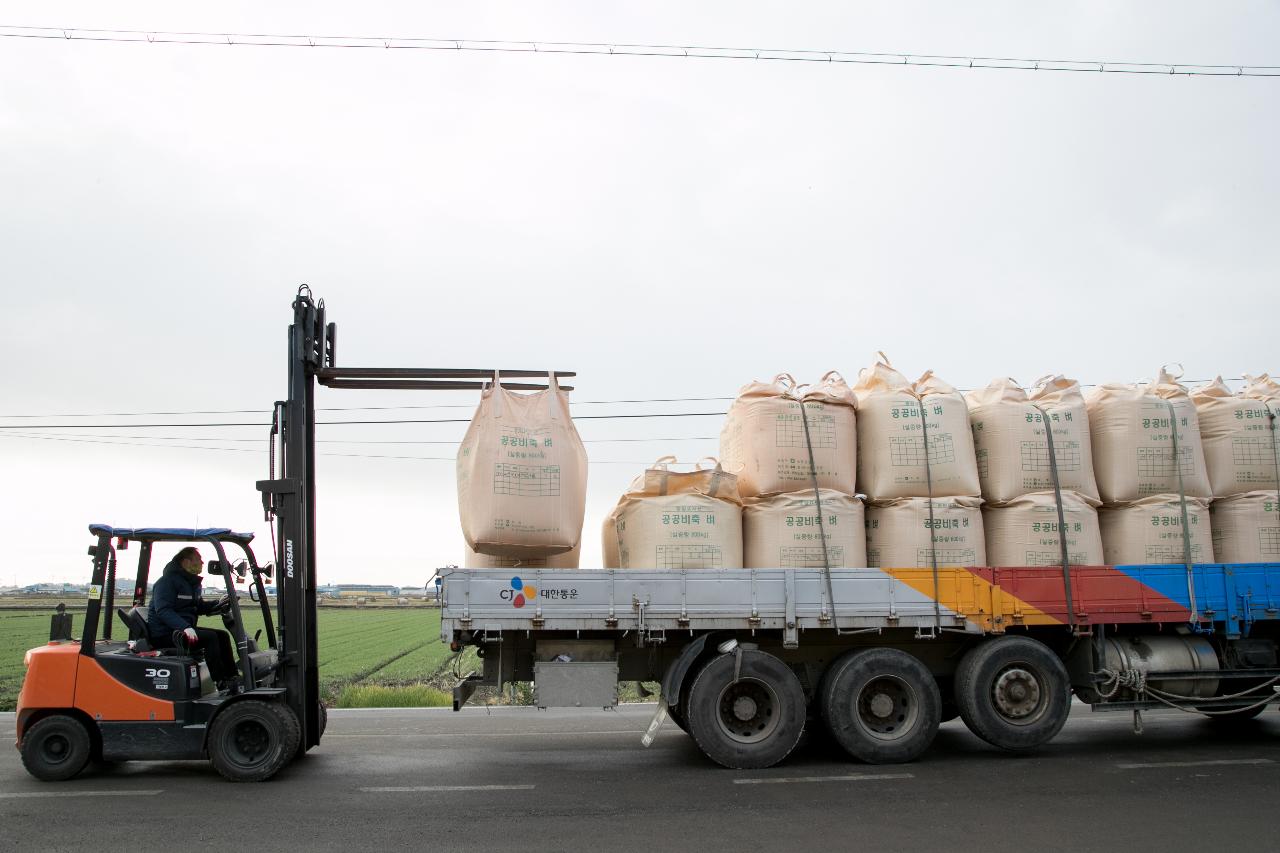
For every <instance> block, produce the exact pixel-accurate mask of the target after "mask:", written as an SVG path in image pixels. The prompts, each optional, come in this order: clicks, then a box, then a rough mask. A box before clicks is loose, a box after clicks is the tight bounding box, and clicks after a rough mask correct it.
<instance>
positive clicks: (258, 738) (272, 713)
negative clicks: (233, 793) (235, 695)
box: [208, 699, 301, 782]
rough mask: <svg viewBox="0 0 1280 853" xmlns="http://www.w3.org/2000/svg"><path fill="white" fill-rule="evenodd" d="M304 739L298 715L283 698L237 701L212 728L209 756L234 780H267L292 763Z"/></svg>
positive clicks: (221, 772)
mask: <svg viewBox="0 0 1280 853" xmlns="http://www.w3.org/2000/svg"><path fill="white" fill-rule="evenodd" d="M299 740H301V733H300V731H299V726H298V719H297V718H296V717H295V716H294V715H293V711H291V710H290V709H289V708H288V707H287V706H286V705H283V704H281V703H280V702H263V701H260V700H257V699H245V700H241V701H239V702H235V703H233V704H232V705H231V706H230V707H229V708H226V709H225V710H223V711H222V712H221V713H219V714H218V716H217V717H215V718H214V721H213V725H212V727H211V728H210V730H209V745H208V750H209V760H210V761H211V762H213V766H214V769H215V770H217V771H218V772H219V773H220V774H222V776H223V777H224V778H226V779H230V780H231V781H232V782H263V781H265V780H267V779H270V778H271V777H272V776H274V775H275V774H276V773H277V772H279V770H280V768H282V767H284V766H285V765H286V764H288V763H289V761H290V759H292V758H293V756H294V753H295V752H297V750H298V742H299Z"/></svg>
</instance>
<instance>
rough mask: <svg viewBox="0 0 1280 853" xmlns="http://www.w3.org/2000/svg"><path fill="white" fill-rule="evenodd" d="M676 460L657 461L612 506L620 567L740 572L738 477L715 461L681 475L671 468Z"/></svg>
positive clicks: (740, 524) (740, 526)
mask: <svg viewBox="0 0 1280 853" xmlns="http://www.w3.org/2000/svg"><path fill="white" fill-rule="evenodd" d="M712 461H713V462H714V461H715V460H712ZM674 462H675V459H674V458H673V457H670V456H667V457H663V458H662V459H659V460H658V461H657V462H656V463H654V466H653V467H652V468H650V469H649V470H647V471H645V472H644V475H643V476H641V477H638V478H637V479H636V480H635V481H634V482H633V483H632V484H631V487H630V488H629V489H628V490H627V492H626V493H625V494H624V495H623V496H622V499H621V500H619V501H618V505H617V507H615V508H614V511H613V513H612V516H613V519H614V523H615V527H616V530H617V540H618V567H619V568H623V569H740V568H742V499H741V498H740V497H739V496H738V478H737V477H735V476H734V475H733V474H730V473H728V472H727V471H725V470H724V469H723V468H722V467H721V466H720V464H719V463H716V465H715V467H713V468H701V467H700V468H699V469H698V470H696V471H688V472H679V471H672V470H670V467H669V466H670V465H671V464H672V463H674Z"/></svg>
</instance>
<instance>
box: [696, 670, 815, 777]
mask: <svg viewBox="0 0 1280 853" xmlns="http://www.w3.org/2000/svg"><path fill="white" fill-rule="evenodd" d="M681 705H682V706H683V710H684V711H685V722H686V723H687V724H688V727H689V734H690V735H692V736H693V739H694V742H696V743H697V744H698V748H699V749H701V750H702V751H703V752H704V753H705V754H706V756H707V757H708V758H710V759H711V760H712V761H714V762H716V763H717V764H721V765H723V766H725V767H731V768H734V769H744V770H745V769H757V768H761V767H772V766H773V765H775V764H777V763H778V762H779V761H781V760H782V759H784V758H786V757H787V756H788V755H789V754H790V753H791V750H793V749H795V746H796V743H798V742H799V740H800V735H801V733H803V732H804V722H805V712H806V708H805V700H804V688H803V687H801V685H800V679H799V678H797V677H796V674H795V673H794V672H792V671H791V668H790V667H788V666H787V665H786V664H785V663H783V662H782V661H780V660H778V659H777V658H776V657H774V656H773V655H771V654H767V653H765V652H761V651H757V650H754V649H740V650H738V651H736V652H731V653H729V654H724V655H721V656H720V657H718V658H714V659H712V660H711V661H709V662H708V663H707V665H706V666H704V667H703V668H702V670H701V671H700V672H699V673H698V677H697V678H696V679H694V682H693V686H692V687H691V688H690V689H689V698H688V700H687V701H686V702H682V703H681Z"/></svg>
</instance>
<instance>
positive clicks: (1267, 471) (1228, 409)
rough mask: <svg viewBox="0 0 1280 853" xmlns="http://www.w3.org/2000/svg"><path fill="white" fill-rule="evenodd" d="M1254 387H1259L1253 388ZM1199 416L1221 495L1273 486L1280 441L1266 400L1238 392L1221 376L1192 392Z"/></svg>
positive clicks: (1215, 490)
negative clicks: (1273, 427) (1277, 438)
mask: <svg viewBox="0 0 1280 853" xmlns="http://www.w3.org/2000/svg"><path fill="white" fill-rule="evenodd" d="M1253 390H1256V388H1255V389H1253ZM1191 401H1192V402H1193V403H1195V406H1196V416H1197V417H1198V418H1199V419H1200V439H1201V441H1202V442H1203V443H1204V462H1205V467H1206V468H1207V469H1208V472H1209V487H1210V488H1211V489H1212V490H1213V494H1214V495H1215V496H1217V497H1225V496H1227V495H1239V494H1243V493H1245V492H1251V491H1255V490H1257V489H1274V488H1275V487H1276V475H1277V470H1280V443H1278V442H1277V440H1276V432H1275V431H1274V430H1273V429H1272V419H1271V413H1272V412H1273V411H1280V406H1277V405H1275V404H1273V403H1270V402H1269V401H1267V400H1265V399H1262V400H1260V399H1253V398H1249V397H1246V396H1244V394H1243V393H1240V394H1236V393H1234V392H1232V390H1231V389H1230V388H1228V387H1227V383H1225V382H1223V381H1222V377H1221V376H1219V377H1218V378H1217V379H1215V380H1214V381H1212V382H1210V383H1208V384H1206V385H1202V386H1200V387H1199V388H1197V389H1195V390H1194V391H1192V392H1191Z"/></svg>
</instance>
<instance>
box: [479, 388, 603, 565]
mask: <svg viewBox="0 0 1280 853" xmlns="http://www.w3.org/2000/svg"><path fill="white" fill-rule="evenodd" d="M547 381H548V384H549V387H548V388H547V389H546V390H545V391H539V392H537V393H534V394H516V393H513V392H511V391H508V390H507V389H505V388H503V387H502V384H501V382H500V381H499V378H498V377H497V376H495V377H494V381H493V384H492V385H490V386H489V387H488V388H486V389H485V390H484V391H483V392H482V393H481V395H480V406H479V407H478V408H477V409H476V413H475V416H474V417H472V419H471V426H469V427H468V428H467V434H466V435H465V436H464V437H463V439H462V445H461V446H460V447H459V448H458V463H457V471H458V514H459V516H460V517H461V519H462V535H463V537H464V538H466V540H467V546H468V547H469V548H471V549H472V550H474V551H477V552H479V553H481V554H493V555H495V556H499V557H516V558H520V559H529V558H533V557H546V556H550V555H551V554H563V553H565V552H567V551H571V550H573V548H574V547H575V546H576V545H577V544H578V541H579V540H580V539H581V538H582V516H583V513H584V511H585V509H586V499H587V451H586V448H585V447H583V445H582V439H581V438H579V437H578V431H577V429H575V428H574V426H573V419H572V418H571V417H570V416H569V395H568V394H567V393H565V392H564V391H562V390H561V389H560V386H559V384H558V383H557V382H556V378H555V376H550V377H548V380H547Z"/></svg>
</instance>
